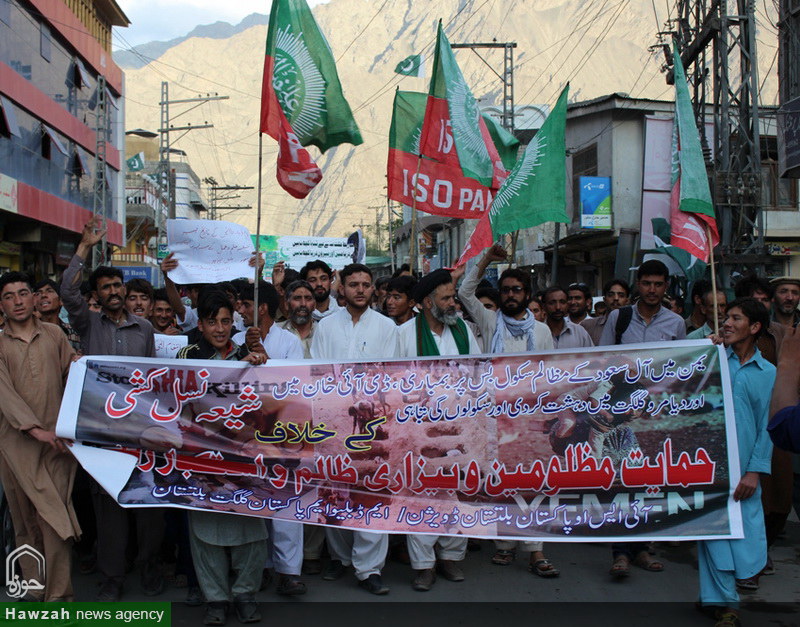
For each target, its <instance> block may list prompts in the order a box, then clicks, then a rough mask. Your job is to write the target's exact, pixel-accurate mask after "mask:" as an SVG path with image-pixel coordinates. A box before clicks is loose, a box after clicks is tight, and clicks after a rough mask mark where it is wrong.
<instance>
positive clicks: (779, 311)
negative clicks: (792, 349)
mask: <svg viewBox="0 0 800 627" xmlns="http://www.w3.org/2000/svg"><path fill="white" fill-rule="evenodd" d="M770 284H771V285H772V287H774V288H775V295H774V296H773V297H772V300H773V306H772V319H773V320H774V321H775V322H778V323H780V324H782V325H783V326H785V327H796V326H797V325H798V323H800V311H798V310H797V306H798V305H800V279H795V278H794V277H790V276H782V277H780V278H777V279H772V281H770Z"/></svg>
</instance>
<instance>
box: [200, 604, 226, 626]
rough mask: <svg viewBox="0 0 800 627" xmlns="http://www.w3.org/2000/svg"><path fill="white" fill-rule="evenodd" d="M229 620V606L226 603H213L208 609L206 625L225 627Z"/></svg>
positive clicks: (204, 622)
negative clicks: (223, 626)
mask: <svg viewBox="0 0 800 627" xmlns="http://www.w3.org/2000/svg"><path fill="white" fill-rule="evenodd" d="M227 620H228V604H227V603H226V602H225V601H212V602H211V603H209V604H208V607H207V608H206V616H205V618H204V619H203V624H204V625H224V624H225V623H226V622H227Z"/></svg>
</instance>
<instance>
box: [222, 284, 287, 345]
mask: <svg viewBox="0 0 800 627" xmlns="http://www.w3.org/2000/svg"><path fill="white" fill-rule="evenodd" d="M278 300H279V299H278V292H277V290H276V289H275V287H274V286H273V285H272V283H267V282H266V281H263V280H259V282H258V327H254V326H253V321H254V318H255V316H254V313H255V288H254V286H253V285H247V286H246V287H245V288H244V289H243V290H242V292H241V294H240V295H239V304H240V305H239V313H240V314H241V316H242V320H243V321H244V324H245V326H246V327H247V331H240V332H239V333H237V334H235V335H234V336H233V338H232V339H233V341H234V342H236V343H237V344H247V347H248V348H249V349H250V350H251V351H253V350H257V347H258V344H259V343H260V344H261V345H262V346H263V347H264V350H265V351H266V352H267V359H302V358H303V346H302V345H301V344H300V340H299V338H297V337H295V336H294V335H292V333H290V332H289V331H287V330H285V329H282V328H281V327H280V326H278V325H277V324H276V323H275V314H276V312H277V311H278Z"/></svg>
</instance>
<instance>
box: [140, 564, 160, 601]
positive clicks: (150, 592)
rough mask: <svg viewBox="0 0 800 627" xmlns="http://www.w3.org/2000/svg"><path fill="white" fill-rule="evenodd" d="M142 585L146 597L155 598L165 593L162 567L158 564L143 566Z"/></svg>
mask: <svg viewBox="0 0 800 627" xmlns="http://www.w3.org/2000/svg"><path fill="white" fill-rule="evenodd" d="M141 583H142V592H143V593H144V595H145V596H148V597H154V596H158V595H159V594H161V593H162V592H164V576H163V575H162V574H161V565H160V564H158V563H157V562H146V563H145V564H143V565H142V578H141Z"/></svg>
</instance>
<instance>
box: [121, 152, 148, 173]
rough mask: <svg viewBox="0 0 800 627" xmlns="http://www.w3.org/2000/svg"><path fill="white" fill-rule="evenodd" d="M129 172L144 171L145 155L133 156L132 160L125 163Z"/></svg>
mask: <svg viewBox="0 0 800 627" xmlns="http://www.w3.org/2000/svg"><path fill="white" fill-rule="evenodd" d="M125 165H126V167H127V168H128V172H141V171H142V170H144V153H143V152H140V153H139V154H138V155H133V156H132V157H131V158H130V159H128V160H126V161H125Z"/></svg>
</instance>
